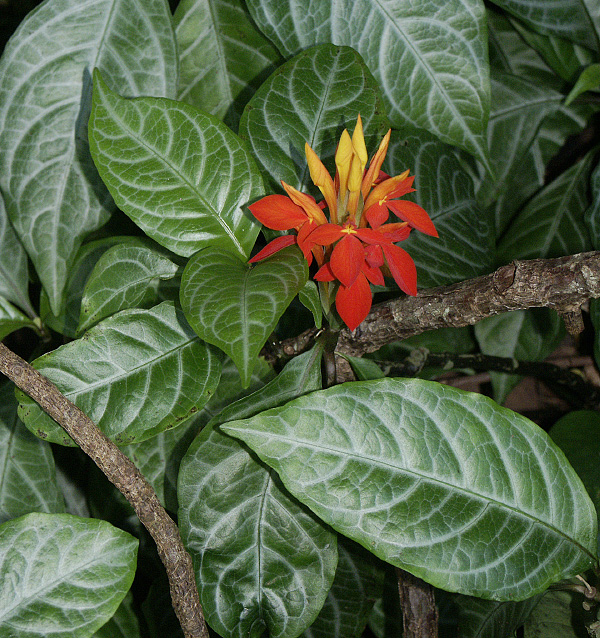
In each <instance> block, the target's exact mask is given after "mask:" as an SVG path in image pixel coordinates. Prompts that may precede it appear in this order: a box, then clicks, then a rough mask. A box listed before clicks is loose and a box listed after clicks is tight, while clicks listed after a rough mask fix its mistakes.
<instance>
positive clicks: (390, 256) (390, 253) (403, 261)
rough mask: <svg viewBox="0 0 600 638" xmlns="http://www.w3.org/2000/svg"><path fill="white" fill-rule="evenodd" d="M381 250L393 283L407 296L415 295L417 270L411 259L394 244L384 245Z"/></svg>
mask: <svg viewBox="0 0 600 638" xmlns="http://www.w3.org/2000/svg"><path fill="white" fill-rule="evenodd" d="M382 248H383V253H384V255H385V260H386V261H387V265H388V267H389V269H390V272H391V273H392V277H393V278H394V281H395V282H396V283H397V284H398V286H399V287H400V289H401V290H403V291H404V292H405V293H406V294H407V295H416V294H417V268H416V266H415V262H414V261H413V259H412V257H411V256H410V255H409V254H408V253H407V252H406V251H405V250H404V249H403V248H400V246H396V245H395V244H384V245H383V246H382Z"/></svg>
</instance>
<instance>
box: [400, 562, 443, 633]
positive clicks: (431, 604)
mask: <svg viewBox="0 0 600 638" xmlns="http://www.w3.org/2000/svg"><path fill="white" fill-rule="evenodd" d="M396 575H397V577H398V594H399V596H400V606H401V607H402V622H403V625H404V631H403V633H402V636H403V638H438V624H439V614H438V610H437V607H436V605H435V598H434V594H433V588H432V587H431V585H428V584H427V583H426V582H425V581H423V580H421V579H420V578H417V577H416V576H413V575H412V574H410V573H409V572H405V571H404V570H403V569H399V568H398V567H397V568H396Z"/></svg>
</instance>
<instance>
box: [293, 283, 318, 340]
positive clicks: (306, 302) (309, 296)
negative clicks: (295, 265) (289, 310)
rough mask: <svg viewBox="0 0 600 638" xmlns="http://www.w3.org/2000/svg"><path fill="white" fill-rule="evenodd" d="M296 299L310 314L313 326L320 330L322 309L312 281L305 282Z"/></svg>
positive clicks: (316, 288)
mask: <svg viewBox="0 0 600 638" xmlns="http://www.w3.org/2000/svg"><path fill="white" fill-rule="evenodd" d="M298 299H299V300H300V301H301V303H302V305H303V306H304V307H305V308H307V309H308V310H310V311H311V312H312V315H313V317H314V319H315V326H316V327H317V328H319V329H320V328H321V325H322V324H323V308H322V306H321V298H320V296H319V289H318V287H317V284H315V282H314V281H307V282H306V283H305V284H304V288H302V289H301V290H300V292H299V293H298Z"/></svg>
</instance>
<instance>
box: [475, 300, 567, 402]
mask: <svg viewBox="0 0 600 638" xmlns="http://www.w3.org/2000/svg"><path fill="white" fill-rule="evenodd" d="M475 336H476V337H477V341H478V342H479V346H480V348H481V351H482V352H483V353H485V354H489V355H493V356H496V357H512V358H513V359H515V360H520V361H543V360H544V359H545V358H546V357H547V356H549V355H550V354H551V353H552V352H553V351H554V350H555V349H556V348H557V347H558V345H559V344H560V342H561V341H562V340H563V338H564V336H565V328H564V324H563V322H562V320H561V319H560V317H559V316H558V315H557V314H556V313H555V312H554V311H553V310H550V309H548V308H529V309H528V310H516V311H515V312H507V313H504V314H501V315H496V316H494V317H488V318H487V319H483V321H480V322H479V323H477V324H475ZM490 377H491V380H492V386H493V388H494V399H495V400H496V401H497V402H498V403H503V402H504V400H505V399H506V397H507V396H508V393H509V392H510V391H511V390H512V389H513V388H514V387H515V386H516V385H517V384H518V383H519V381H520V380H521V377H520V376H518V375H516V376H515V375H509V374H502V373H499V372H490Z"/></svg>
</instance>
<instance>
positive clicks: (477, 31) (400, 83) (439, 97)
mask: <svg viewBox="0 0 600 638" xmlns="http://www.w3.org/2000/svg"><path fill="white" fill-rule="evenodd" d="M248 7H249V9H250V12H251V13H252V16H253V17H254V19H255V21H256V23H257V25H258V27H259V28H260V29H261V30H262V31H263V33H264V34H265V35H266V36H267V37H268V38H270V39H271V40H272V41H273V42H274V43H275V44H276V45H277V47H278V48H279V50H280V51H281V52H282V53H283V54H284V55H288V56H289V55H292V54H295V53H298V52H299V51H300V50H301V49H304V48H306V47H309V46H311V45H314V44H319V43H324V42H332V43H334V44H336V45H347V46H351V47H353V48H355V49H356V50H357V51H358V52H359V53H360V54H361V55H362V56H363V58H364V60H365V62H366V64H367V66H368V67H369V69H370V70H371V72H372V73H373V75H374V76H375V78H376V79H377V81H378V83H379V85H380V87H381V90H382V91H383V95H384V99H385V101H386V106H387V110H388V114H389V116H390V118H391V120H392V122H394V124H395V125H396V126H399V125H407V124H410V125H412V126H413V127H419V128H424V129H427V130H429V131H430V132H432V133H434V134H435V135H436V136H438V137H439V138H440V139H441V140H443V141H444V142H447V143H449V144H453V145H457V146H461V147H462V148H465V149H466V150H468V151H469V152H471V153H473V154H474V155H476V156H477V157H479V158H480V159H481V160H482V161H484V162H485V161H486V158H487V149H486V148H485V142H484V138H483V132H484V127H485V121H486V119H487V116H488V112H489V85H488V67H487V42H486V27H485V11H484V8H483V4H482V3H480V2H477V1H476V0H430V1H429V2H426V3H421V4H418V5H416V4H414V3H408V2H394V1H391V0H386V1H384V2H376V1H374V0H358V1H356V0H342V1H340V2H335V3H323V2H320V1H319V0H300V1H297V0H294V2H292V0H283V1H282V0H250V1H249V2H248ZM382 60H385V61H386V62H385V64H382Z"/></svg>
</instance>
